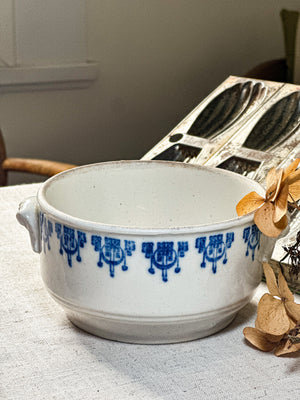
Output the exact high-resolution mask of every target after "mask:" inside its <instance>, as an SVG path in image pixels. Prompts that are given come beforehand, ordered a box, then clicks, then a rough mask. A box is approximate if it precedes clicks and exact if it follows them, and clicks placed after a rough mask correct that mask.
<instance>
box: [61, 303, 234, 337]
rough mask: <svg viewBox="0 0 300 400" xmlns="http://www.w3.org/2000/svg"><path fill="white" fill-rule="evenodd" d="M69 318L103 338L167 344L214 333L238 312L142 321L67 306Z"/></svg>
mask: <svg viewBox="0 0 300 400" xmlns="http://www.w3.org/2000/svg"><path fill="white" fill-rule="evenodd" d="M66 314H67V317H68V319H69V320H70V321H71V322H72V323H73V324H74V325H75V326H77V327H78V328H80V329H82V330H84V331H86V332H89V333H91V334H93V335H96V336H99V337H102V338H104V339H109V340H114V341H118V342H125V343H135V344H167V343H179V342H187V341H190V340H196V339H200V338H203V337H206V336H209V335H212V334H214V333H216V332H218V331H220V330H221V329H223V328H225V327H226V326H227V325H229V324H230V323H231V322H232V320H233V319H234V317H235V316H236V313H234V314H230V315H227V316H226V317H224V314H222V316H220V317H216V315H214V316H213V317H212V318H210V319H209V318H206V319H203V317H202V318H199V319H197V318H195V319H193V320H192V321H184V322H183V321H180V319H179V318H178V320H177V321H172V322H171V321H168V322H151V323H149V322H148V323H145V322H143V323H139V322H138V321H137V322H132V321H130V322H127V321H115V320H110V319H109V318H101V317H100V318H99V317H94V316H91V315H88V314H84V313H82V312H79V313H78V312H76V311H73V310H72V311H71V310H66Z"/></svg>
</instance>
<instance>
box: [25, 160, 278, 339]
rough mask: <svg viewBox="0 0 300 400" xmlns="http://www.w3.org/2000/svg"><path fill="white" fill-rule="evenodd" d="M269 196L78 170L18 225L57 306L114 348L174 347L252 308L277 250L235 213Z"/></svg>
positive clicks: (211, 173)
mask: <svg viewBox="0 0 300 400" xmlns="http://www.w3.org/2000/svg"><path fill="white" fill-rule="evenodd" d="M253 190H256V191H257V192H259V193H261V194H262V193H263V189H262V187H261V186H260V185H259V184H258V183H256V182H254V181H252V180H249V179H247V178H245V177H242V176H240V175H237V174H234V173H231V172H228V171H223V170H219V169H213V168H205V167H200V166H194V165H190V164H182V163H174V162H165V161H118V162H108V163H100V164H94V165H87V166H84V167H78V168H75V169H73V170H69V171H66V172H63V173H61V174H59V175H56V176H54V177H53V178H51V179H49V180H48V181H46V182H45V183H44V184H43V185H42V186H41V188H40V190H39V192H38V195H37V197H34V198H29V199H27V200H25V201H24V202H23V203H21V204H20V207H19V211H18V214H17V218H18V220H19V222H20V223H21V224H23V225H25V226H26V227H27V228H28V230H29V232H30V236H31V242H32V246H33V249H34V250H35V251H37V252H40V255H41V274H42V278H43V281H44V283H45V286H46V288H47V289H48V291H49V293H50V294H51V296H52V297H53V298H54V299H55V300H56V301H57V302H58V303H59V304H61V306H62V307H63V308H64V309H65V311H66V314H67V316H68V318H69V319H70V320H71V321H72V322H73V323H74V324H75V325H77V326H78V327H80V328H82V329H84V330H86V331H88V332H91V333H93V334H95V335H98V336H102V337H105V338H108V339H113V340H119V341H125V342H134V343H171V342H179V341H186V340H192V339H196V338H200V337H203V336H207V335H210V334H212V333H214V332H216V331H218V330H220V329H222V328H223V327H225V326H226V325H227V324H228V323H229V322H230V321H231V320H232V319H233V318H234V316H235V314H236V313H237V311H238V310H240V309H241V308H242V307H243V306H244V305H245V304H247V303H248V302H249V300H250V299H251V297H252V295H253V292H254V290H255V288H256V287H257V286H258V284H259V282H260V280H261V273H262V268H261V263H262V260H263V258H265V259H267V258H268V257H269V256H270V254H271V252H272V248H273V245H274V241H273V240H270V239H269V238H266V237H265V236H264V235H262V234H261V233H260V232H259V231H258V229H257V227H256V225H255V224H254V222H253V214H249V215H247V216H243V217H237V216H236V211H235V205H236V204H237V202H238V201H239V200H240V199H241V198H242V197H243V196H244V195H245V194H246V193H248V192H250V191H253Z"/></svg>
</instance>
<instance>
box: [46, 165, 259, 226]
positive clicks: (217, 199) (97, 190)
mask: <svg viewBox="0 0 300 400" xmlns="http://www.w3.org/2000/svg"><path fill="white" fill-rule="evenodd" d="M252 190H256V191H257V192H260V193H261V191H262V188H261V186H260V185H259V184H258V183H256V182H254V181H251V180H249V179H247V178H244V177H242V176H240V175H237V174H234V173H231V172H228V171H223V170H218V169H214V168H205V167H199V166H193V165H190V164H189V165H188V164H182V163H174V162H164V161H120V162H108V163H100V164H94V165H89V166H85V167H79V168H76V169H74V170H70V171H67V172H65V173H62V174H59V175H57V176H55V177H54V178H51V179H50V180H48V181H47V182H46V183H45V184H44V187H43V189H42V196H44V199H45V201H46V203H48V204H49V205H50V206H51V207H54V208H55V209H57V210H59V211H61V212H63V213H66V214H68V215H71V216H73V217H77V218H80V219H83V220H88V221H93V222H97V223H101V224H108V225H117V226H124V227H137V228H172V227H187V226H199V225H204V224H212V223H217V222H222V221H226V220H229V219H233V218H236V217H237V215H236V210H235V206H236V204H237V202H238V201H239V200H240V199H241V198H242V197H243V196H244V195H245V194H247V193H248V192H250V191H252Z"/></svg>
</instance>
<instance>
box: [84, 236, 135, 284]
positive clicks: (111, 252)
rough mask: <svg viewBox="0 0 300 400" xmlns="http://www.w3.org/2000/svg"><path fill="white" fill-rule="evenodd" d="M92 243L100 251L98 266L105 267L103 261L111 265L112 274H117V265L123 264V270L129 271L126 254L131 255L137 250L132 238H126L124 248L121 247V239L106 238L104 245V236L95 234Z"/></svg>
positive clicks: (110, 271)
mask: <svg viewBox="0 0 300 400" xmlns="http://www.w3.org/2000/svg"><path fill="white" fill-rule="evenodd" d="M92 245H93V246H94V249H95V251H97V252H99V261H98V263H97V265H98V267H100V268H101V267H103V262H105V263H106V264H107V265H108V266H109V273H110V276H111V277H112V278H113V277H114V276H115V267H116V266H117V265H119V264H122V263H123V265H122V271H127V270H128V266H127V265H126V256H131V255H132V253H133V251H135V242H134V241H132V240H124V249H123V248H122V247H121V240H120V239H115V238H108V237H105V238H104V244H103V245H102V237H101V236H97V235H93V236H92Z"/></svg>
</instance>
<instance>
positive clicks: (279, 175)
mask: <svg viewBox="0 0 300 400" xmlns="http://www.w3.org/2000/svg"><path fill="white" fill-rule="evenodd" d="M299 162H300V159H299V158H297V159H296V160H295V161H294V162H292V163H291V164H290V165H289V166H288V167H287V168H286V169H285V170H283V169H281V170H279V171H276V169H275V168H274V167H273V168H271V170H270V171H269V173H268V175H267V178H266V187H267V188H266V195H265V197H262V196H260V195H259V194H258V193H256V192H254V191H253V192H251V193H248V194H247V195H246V196H244V197H243V198H242V200H240V201H239V203H238V204H237V206H236V211H237V214H238V215H239V216H241V215H245V214H248V213H250V212H253V211H255V214H254V222H255V223H256V225H257V227H258V229H259V230H260V231H261V232H263V233H264V234H265V235H267V236H270V237H277V236H278V235H279V234H280V233H281V232H282V231H283V230H284V229H285V228H286V227H287V225H288V218H287V216H286V212H287V207H288V202H289V203H295V202H296V201H298V200H299V199H300V169H298V170H297V167H298V164H299Z"/></svg>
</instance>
